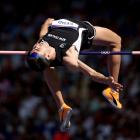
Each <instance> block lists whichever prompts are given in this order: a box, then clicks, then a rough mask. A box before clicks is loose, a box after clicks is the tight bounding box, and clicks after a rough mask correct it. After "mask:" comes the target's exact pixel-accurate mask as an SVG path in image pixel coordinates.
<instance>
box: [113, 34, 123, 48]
mask: <svg viewBox="0 0 140 140" xmlns="http://www.w3.org/2000/svg"><path fill="white" fill-rule="evenodd" d="M121 43H122V39H121V36H119V35H116V37H115V39H114V42H113V44H112V45H113V47H114V49H116V50H121V47H122V45H121Z"/></svg>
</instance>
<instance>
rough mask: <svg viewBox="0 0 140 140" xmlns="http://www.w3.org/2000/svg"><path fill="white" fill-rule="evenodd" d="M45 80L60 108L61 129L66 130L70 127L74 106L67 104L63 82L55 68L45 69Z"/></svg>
mask: <svg viewBox="0 0 140 140" xmlns="http://www.w3.org/2000/svg"><path fill="white" fill-rule="evenodd" d="M44 78H45V81H46V83H47V85H48V87H49V89H50V91H51V93H52V95H53V97H54V99H55V101H56V104H57V107H58V109H59V111H58V112H59V118H60V122H61V127H60V129H61V131H66V130H67V129H69V127H70V118H71V115H72V108H71V107H69V106H68V105H66V104H65V102H64V99H63V97H62V91H61V82H60V80H59V77H58V75H57V73H56V71H55V69H54V68H47V69H46V70H45V71H44Z"/></svg>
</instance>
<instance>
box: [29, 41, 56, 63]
mask: <svg viewBox="0 0 140 140" xmlns="http://www.w3.org/2000/svg"><path fill="white" fill-rule="evenodd" d="M31 52H36V53H38V54H40V55H43V56H44V57H46V58H47V59H48V60H54V59H55V56H56V52H55V49H54V48H53V47H51V46H49V44H48V43H47V42H46V41H44V40H40V41H38V42H37V43H36V44H35V45H34V47H33V49H32V51H31Z"/></svg>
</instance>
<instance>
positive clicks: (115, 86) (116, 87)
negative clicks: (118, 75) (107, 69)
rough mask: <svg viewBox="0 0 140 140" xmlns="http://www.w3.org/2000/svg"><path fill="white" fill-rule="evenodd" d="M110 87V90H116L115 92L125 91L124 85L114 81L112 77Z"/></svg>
mask: <svg viewBox="0 0 140 140" xmlns="http://www.w3.org/2000/svg"><path fill="white" fill-rule="evenodd" d="M107 83H108V85H109V87H110V88H112V89H114V90H115V91H117V92H119V91H121V90H123V85H121V84H119V83H117V82H115V81H114V78H113V77H112V76H109V77H108V82H107Z"/></svg>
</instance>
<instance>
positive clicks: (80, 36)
mask: <svg viewBox="0 0 140 140" xmlns="http://www.w3.org/2000/svg"><path fill="white" fill-rule="evenodd" d="M92 45H96V46H97V45H98V46H99V45H103V46H106V47H109V48H110V50H111V51H114V52H115V51H120V50H121V38H120V36H118V35H117V34H116V33H114V32H113V31H111V30H109V29H107V28H103V27H97V26H92V25H91V24H90V23H89V22H88V21H77V20H72V19H58V20H54V19H51V18H49V19H47V20H46V21H45V22H44V24H43V25H42V27H41V31H40V39H39V40H38V41H37V43H36V44H35V45H34V47H33V49H32V50H31V51H30V52H29V53H28V55H27V63H28V64H29V66H30V67H31V68H32V69H33V70H36V71H44V76H45V81H46V83H47V84H48V86H49V88H50V91H51V93H52V95H53V97H54V99H55V101H56V104H57V106H58V108H59V117H60V122H61V130H62V131H66V130H67V129H68V128H69V127H70V117H71V115H72V108H71V107H69V106H68V105H66V104H65V102H64V100H63V97H62V91H61V88H60V80H59V78H58V76H57V73H56V71H55V67H56V66H66V67H68V68H69V69H70V70H74V71H76V70H79V71H81V72H83V73H84V74H86V75H87V76H90V77H91V78H92V79H93V80H94V81H96V82H99V83H103V84H106V85H108V88H107V89H105V90H104V91H103V95H104V96H105V98H106V99H107V100H108V101H109V102H110V103H111V104H112V105H113V106H114V107H116V108H118V109H121V108H122V104H121V103H120V101H119V91H120V90H122V88H123V87H122V85H121V84H119V83H118V75H119V70H120V55H111V56H109V57H108V70H109V74H110V76H109V77H106V76H104V75H103V74H101V73H99V72H97V71H95V70H94V69H92V68H91V67H89V66H88V65H86V64H85V63H83V62H82V61H81V60H79V59H78V56H79V52H80V50H84V49H89V48H90V47H91V46H92ZM93 62H94V61H93Z"/></svg>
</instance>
